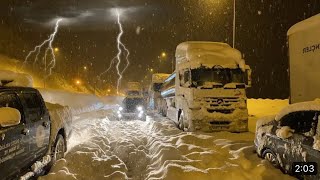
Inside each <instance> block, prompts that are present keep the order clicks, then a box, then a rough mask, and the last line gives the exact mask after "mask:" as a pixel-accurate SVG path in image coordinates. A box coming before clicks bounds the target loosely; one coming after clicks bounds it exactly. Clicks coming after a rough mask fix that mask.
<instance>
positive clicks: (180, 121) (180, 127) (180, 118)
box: [178, 111, 184, 131]
mask: <svg viewBox="0 0 320 180" xmlns="http://www.w3.org/2000/svg"><path fill="white" fill-rule="evenodd" d="M183 120H184V114H183V111H182V112H181V114H180V116H179V119H178V123H179V125H178V126H179V129H181V130H182V131H184V122H183Z"/></svg>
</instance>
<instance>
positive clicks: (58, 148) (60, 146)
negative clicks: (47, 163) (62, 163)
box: [52, 134, 66, 163]
mask: <svg viewBox="0 0 320 180" xmlns="http://www.w3.org/2000/svg"><path fill="white" fill-rule="evenodd" d="M65 152H66V144H65V141H64V138H63V136H62V135H61V134H58V136H57V139H56V142H55V145H54V147H53V152H52V153H53V158H52V162H53V163H55V162H56V161H57V160H59V159H62V158H64V154H65Z"/></svg>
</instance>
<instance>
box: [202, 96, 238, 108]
mask: <svg viewBox="0 0 320 180" xmlns="http://www.w3.org/2000/svg"><path fill="white" fill-rule="evenodd" d="M204 101H205V102H206V103H207V104H208V105H209V106H210V107H219V106H221V107H228V106H231V105H232V104H235V103H238V102H239V101H240V100H239V97H207V98H205V100H204Z"/></svg>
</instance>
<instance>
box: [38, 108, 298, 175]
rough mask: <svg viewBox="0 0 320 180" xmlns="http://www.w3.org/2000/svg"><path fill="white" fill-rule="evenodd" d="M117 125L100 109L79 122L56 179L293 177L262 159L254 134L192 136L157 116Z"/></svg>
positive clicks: (76, 124)
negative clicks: (254, 143) (258, 153)
mask: <svg viewBox="0 0 320 180" xmlns="http://www.w3.org/2000/svg"><path fill="white" fill-rule="evenodd" d="M151 117H153V118H148V120H147V121H146V122H143V121H116V120H113V119H114V118H113V113H112V112H111V111H106V110H100V111H98V112H90V113H86V114H82V115H80V116H78V117H76V118H75V122H74V124H73V125H72V126H73V127H72V128H73V131H74V132H73V135H72V137H71V139H70V142H69V143H70V144H71V145H70V146H69V147H71V149H70V150H69V152H68V153H67V155H66V158H65V159H62V160H59V161H58V162H57V163H56V164H55V166H54V167H53V168H52V169H51V171H50V173H49V174H48V175H46V176H44V177H40V178H39V180H51V179H79V180H87V179H137V180H140V179H168V180H171V179H184V180H188V179H190V180H195V179H201V180H202V179H204V180H206V179H208V180H209V179H210V180H211V179H220V180H224V179H228V180H229V179H237V180H242V179H250V180H251V179H255V180H259V179H260V180H262V179H263V180H266V179H272V180H274V179H292V178H291V177H290V176H288V175H283V174H282V173H281V171H280V170H278V169H275V168H273V167H272V166H271V165H270V164H269V163H268V162H266V161H265V160H262V159H260V158H258V157H257V155H256V154H255V153H254V147H253V138H254V134H253V133H239V134H235V133H228V132H219V133H211V134H205V133H190V132H182V131H180V130H179V129H177V127H176V125H175V124H174V123H173V122H172V121H170V120H168V119H166V118H163V117H160V116H158V115H154V116H151Z"/></svg>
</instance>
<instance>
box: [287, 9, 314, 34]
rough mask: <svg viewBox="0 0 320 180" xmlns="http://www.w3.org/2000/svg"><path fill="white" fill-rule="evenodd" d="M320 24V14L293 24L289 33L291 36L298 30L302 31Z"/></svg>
mask: <svg viewBox="0 0 320 180" xmlns="http://www.w3.org/2000/svg"><path fill="white" fill-rule="evenodd" d="M319 25H320V14H317V15H315V16H312V17H310V18H308V19H306V20H303V21H301V22H298V23H297V24H295V25H293V26H292V27H291V28H290V29H289V30H288V32H287V35H288V36H290V35H292V34H294V33H296V32H301V31H304V30H307V29H310V28H313V27H315V26H319Z"/></svg>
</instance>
